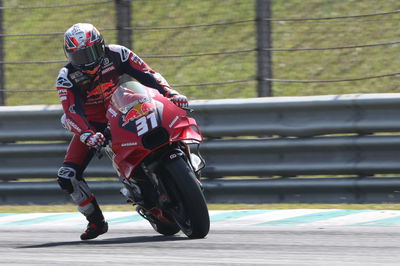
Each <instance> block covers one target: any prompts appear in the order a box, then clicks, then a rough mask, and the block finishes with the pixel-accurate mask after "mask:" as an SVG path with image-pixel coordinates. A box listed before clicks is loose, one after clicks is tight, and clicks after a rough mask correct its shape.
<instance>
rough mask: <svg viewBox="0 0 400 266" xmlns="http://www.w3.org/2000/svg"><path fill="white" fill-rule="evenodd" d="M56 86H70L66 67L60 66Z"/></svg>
mask: <svg viewBox="0 0 400 266" xmlns="http://www.w3.org/2000/svg"><path fill="white" fill-rule="evenodd" d="M56 87H63V88H72V82H71V81H70V80H69V79H68V69H67V68H66V67H63V68H61V70H60V72H59V73H58V77H57V81H56Z"/></svg>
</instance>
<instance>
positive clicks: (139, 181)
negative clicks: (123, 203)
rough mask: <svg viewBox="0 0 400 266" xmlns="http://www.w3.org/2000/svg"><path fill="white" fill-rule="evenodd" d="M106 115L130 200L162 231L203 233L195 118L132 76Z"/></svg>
mask: <svg viewBox="0 0 400 266" xmlns="http://www.w3.org/2000/svg"><path fill="white" fill-rule="evenodd" d="M107 119H108V122H109V127H108V132H106V136H107V135H108V138H109V140H110V141H109V142H108V145H107V147H106V148H105V150H106V153H107V154H108V156H109V157H110V158H111V159H112V162H113V166H114V168H115V169H116V170H117V172H118V174H119V176H120V179H121V181H122V182H123V184H124V188H122V189H121V193H122V194H123V195H124V196H125V197H126V198H127V200H128V202H132V203H134V205H136V206H137V207H136V210H137V212H138V213H139V214H140V215H141V216H142V217H144V218H145V219H147V220H148V221H149V222H150V224H151V225H152V227H153V228H154V230H156V231H157V232H158V233H160V234H163V235H173V234H176V233H178V232H179V231H180V230H182V232H183V233H184V234H186V235H187V236H188V237H189V238H204V237H205V236H206V235H207V234H208V232H209V228H210V218H209V213H208V209H207V204H206V201H205V198H204V195H203V191H202V187H201V183H200V170H201V169H202V168H203V167H204V161H203V159H202V158H201V156H200V155H199V153H198V146H199V144H200V143H201V142H202V140H203V137H202V135H201V133H200V130H199V128H198V126H197V124H196V121H195V120H194V119H193V118H191V117H188V116H187V111H186V110H183V109H181V108H179V107H177V106H176V105H175V104H173V103H172V102H171V101H169V100H168V99H167V98H166V97H164V96H163V95H161V94H160V93H159V92H158V91H157V90H154V89H152V88H149V87H145V86H143V85H141V84H140V83H137V82H133V81H129V82H126V83H123V84H121V85H120V86H119V87H118V88H117V89H116V91H115V92H114V93H113V95H112V100H111V104H110V106H109V108H108V111H107ZM193 146H194V148H196V149H194V150H196V152H195V153H193V152H192V151H191V150H192V149H193Z"/></svg>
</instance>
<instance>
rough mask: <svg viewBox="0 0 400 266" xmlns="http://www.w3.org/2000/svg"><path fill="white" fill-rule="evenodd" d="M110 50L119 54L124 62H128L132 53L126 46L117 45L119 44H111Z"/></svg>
mask: <svg viewBox="0 0 400 266" xmlns="http://www.w3.org/2000/svg"><path fill="white" fill-rule="evenodd" d="M108 48H109V49H110V51H112V52H115V53H119V55H120V56H121V61H122V62H126V61H127V60H128V59H129V54H130V53H131V52H132V51H131V50H129V49H128V48H126V47H125V46H122V45H117V44H110V45H108Z"/></svg>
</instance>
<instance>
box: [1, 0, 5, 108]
mask: <svg viewBox="0 0 400 266" xmlns="http://www.w3.org/2000/svg"><path fill="white" fill-rule="evenodd" d="M2 7H3V0H0V105H4V104H5V102H6V100H5V93H4V84H5V81H4V53H3V52H4V48H3V45H4V41H3V39H4V37H3V34H4V33H3V19H4V17H3V9H2Z"/></svg>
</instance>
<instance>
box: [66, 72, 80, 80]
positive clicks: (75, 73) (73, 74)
mask: <svg viewBox="0 0 400 266" xmlns="http://www.w3.org/2000/svg"><path fill="white" fill-rule="evenodd" d="M69 76H70V77H71V78H72V79H76V78H79V77H82V76H83V73H82V72H80V71H75V72H74V73H71V75H69Z"/></svg>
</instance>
